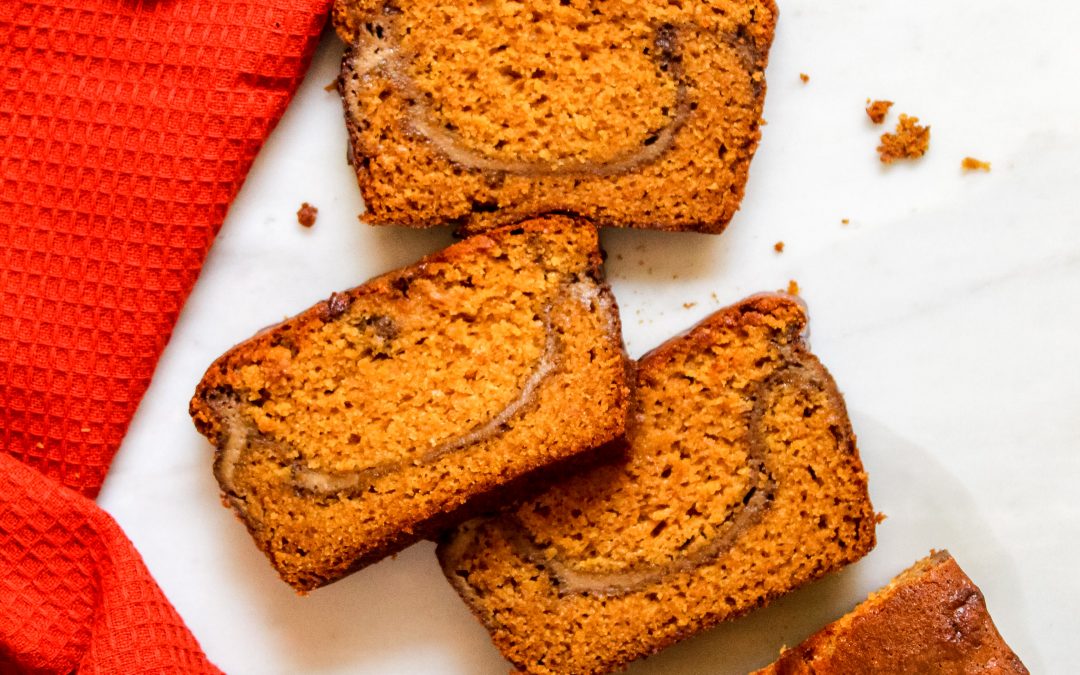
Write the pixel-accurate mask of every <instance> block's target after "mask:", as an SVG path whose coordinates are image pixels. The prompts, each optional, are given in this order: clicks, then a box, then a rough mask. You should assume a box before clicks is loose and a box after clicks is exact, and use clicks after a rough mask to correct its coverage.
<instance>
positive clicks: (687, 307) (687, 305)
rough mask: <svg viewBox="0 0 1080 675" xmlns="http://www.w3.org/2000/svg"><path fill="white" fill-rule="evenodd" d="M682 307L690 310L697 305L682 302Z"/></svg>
mask: <svg viewBox="0 0 1080 675" xmlns="http://www.w3.org/2000/svg"><path fill="white" fill-rule="evenodd" d="M682 306H683V309H692V308H694V307H697V303H696V302H684V303H683V304H682Z"/></svg>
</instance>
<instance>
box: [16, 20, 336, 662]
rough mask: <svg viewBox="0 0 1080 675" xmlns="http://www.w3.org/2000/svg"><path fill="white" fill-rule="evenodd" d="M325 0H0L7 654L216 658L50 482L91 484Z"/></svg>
mask: <svg viewBox="0 0 1080 675" xmlns="http://www.w3.org/2000/svg"><path fill="white" fill-rule="evenodd" d="M328 2H329V0H36V1H21V0H0V449H2V451H3V452H0V472H2V473H0V672H3V673H6V672H12V671H14V672H23V671H26V672H38V671H44V672H63V673H69V672H72V671H73V670H76V669H78V670H79V671H80V672H124V673H128V672H164V671H169V672H178V671H214V668H213V667H212V666H210V665H209V663H207V662H206V661H205V659H204V657H202V655H201V652H200V651H199V648H198V645H197V644H196V643H195V641H194V639H193V638H192V637H191V635H190V633H189V632H188V631H187V629H186V628H185V627H184V625H183V623H182V622H181V621H180V619H179V618H178V617H177V615H176V613H175V612H174V611H173V609H172V607H171V606H170V605H169V603H168V601H167V600H166V599H165V598H164V597H163V596H162V594H161V592H160V590H159V589H158V587H157V585H156V584H155V583H154V581H153V579H152V578H151V577H150V575H149V574H148V572H147V571H146V569H145V567H144V566H143V565H142V562H141V561H140V559H139V557H138V554H137V553H135V551H134V550H133V549H132V547H131V544H130V542H128V541H127V539H126V538H125V537H124V535H123V533H122V532H120V530H119V528H118V527H117V526H116V524H115V523H114V522H113V521H112V520H111V519H109V517H108V516H107V515H105V514H104V513H103V512H101V511H100V510H99V509H97V507H96V506H95V505H94V504H93V502H91V501H90V500H88V499H85V498H82V497H79V496H78V495H76V494H75V493H74V492H71V491H70V490H67V489H66V488H62V487H60V485H64V486H67V487H69V488H71V489H72V490H75V491H77V492H79V493H82V494H83V495H85V496H88V497H93V496H94V495H96V494H97V491H98V490H99V489H100V487H101V483H102V481H103V479H104V477H105V473H106V471H107V470H108V467H109V463H110V461H111V460H112V457H113V455H114V453H115V452H116V449H117V447H118V446H119V444H120V441H121V439H122V437H123V435H124V432H125V431H126V429H127V426H128V423H129V421H130V418H131V415H132V414H133V412H134V410H135V407H136V405H137V404H138V402H139V399H140V398H141V397H142V395H143V393H144V391H145V390H146V387H147V385H148V383H149V380H150V376H151V374H152V372H153V369H154V365H155V364H156V362H157V359H158V356H159V354H160V352H161V350H162V349H163V347H164V346H165V343H166V341H167V340H168V337H169V334H170V332H171V331H172V327H173V324H174V322H175V320H176V317H177V314H178V313H179V311H180V308H181V306H182V304H183V302H184V299H185V298H186V297H187V294H188V292H189V290H190V289H191V286H192V284H193V283H194V282H195V278H196V276H197V274H198V271H199V267H200V266H201V265H202V262H203V258H204V256H205V254H206V251H207V248H208V247H209V245H210V242H211V241H212V240H213V237H214V235H215V234H216V232H217V230H218V228H219V227H220V225H221V222H222V220H223V219H224V217H225V213H226V211H227V209H228V205H229V203H230V202H231V201H232V199H233V197H234V196H235V195H236V192H237V191H238V190H239V188H240V185H241V183H242V182H243V179H244V176H245V175H246V173H247V171H248V169H249V168H250V166H251V162H252V160H253V159H254V157H255V154H256V153H257V152H258V150H259V148H260V147H261V145H262V143H263V141H264V140H265V138H266V136H267V135H268V134H269V133H270V131H271V129H272V128H273V127H274V125H275V124H276V123H277V121H278V119H279V118H280V116H281V114H282V112H283V110H284V108H285V105H286V104H287V103H288V101H289V99H290V97H291V96H292V94H293V92H294V91H295V89H296V87H297V85H298V84H299V82H300V79H301V77H302V76H303V74H304V72H305V70H306V68H307V65H308V63H309V61H310V57H311V53H312V51H313V50H314V47H315V45H316V43H317V41H318V37H319V33H320V32H321V29H322V25H323V23H324V22H325V17H326V10H327V5H328ZM16 460H19V461H21V462H22V463H24V464H20V463H19V461H16ZM28 466H29V467H33V469H36V470H37V471H34V470H31V469H29V468H27V467H28ZM46 476H47V477H48V478H46ZM49 479H52V480H49ZM53 481H55V482H53ZM58 484H60V485H58Z"/></svg>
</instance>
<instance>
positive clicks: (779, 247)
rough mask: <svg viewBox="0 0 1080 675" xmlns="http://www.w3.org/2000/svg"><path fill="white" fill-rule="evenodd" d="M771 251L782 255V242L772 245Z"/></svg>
mask: <svg viewBox="0 0 1080 675" xmlns="http://www.w3.org/2000/svg"><path fill="white" fill-rule="evenodd" d="M773 250H774V251H776V252H777V253H783V252H784V242H782V241H778V242H776V243H775V244H773Z"/></svg>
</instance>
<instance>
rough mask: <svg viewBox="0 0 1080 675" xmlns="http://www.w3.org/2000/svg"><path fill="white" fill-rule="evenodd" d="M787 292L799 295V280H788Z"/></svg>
mask: <svg viewBox="0 0 1080 675" xmlns="http://www.w3.org/2000/svg"><path fill="white" fill-rule="evenodd" d="M787 292H788V295H798V294H799V282H798V281H795V280H794V279H792V280H791V281H789V282H787Z"/></svg>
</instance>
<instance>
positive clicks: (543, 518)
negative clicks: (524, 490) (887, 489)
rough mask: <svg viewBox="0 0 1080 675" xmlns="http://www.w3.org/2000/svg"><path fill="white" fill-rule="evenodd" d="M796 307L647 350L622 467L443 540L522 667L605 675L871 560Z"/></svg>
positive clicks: (712, 321) (839, 412)
mask: <svg viewBox="0 0 1080 675" xmlns="http://www.w3.org/2000/svg"><path fill="white" fill-rule="evenodd" d="M806 321H807V319H806V314H805V313H804V310H803V308H802V306H801V305H800V304H799V303H798V302H797V301H796V300H795V299H793V298H791V297H789V296H781V295H769V296H758V297H754V298H751V299H749V300H746V301H743V302H741V303H739V304H737V305H735V306H733V307H729V308H727V309H724V310H721V311H719V312H717V313H716V314H714V315H713V316H711V317H710V318H708V319H706V320H705V321H704V322H703V323H701V324H699V325H698V326H697V327H696V328H694V329H693V330H691V331H690V332H689V333H688V334H686V335H685V336H683V337H678V338H675V339H673V340H671V341H669V342H667V343H665V344H664V345H662V346H661V347H659V348H658V349H656V350H654V351H653V352H651V353H650V354H648V355H646V356H645V357H643V358H642V359H641V360H640V361H639V362H638V365H637V375H636V386H635V389H634V393H633V401H632V404H631V417H630V422H629V423H628V426H627V442H626V445H627V447H626V449H625V457H624V458H623V459H622V460H620V461H617V462H614V463H611V464H608V465H604V466H600V467H597V468H595V469H593V470H591V471H589V472H587V473H584V474H580V475H577V476H574V477H571V478H569V479H567V480H565V481H563V482H561V483H559V484H557V485H555V486H554V487H552V488H550V489H549V490H547V491H545V492H543V493H542V494H541V495H540V496H538V497H535V498H532V499H530V500H528V501H525V502H524V503H522V504H521V505H519V506H516V507H514V508H513V510H510V511H508V512H506V513H504V514H502V515H499V516H497V517H495V518H492V519H474V520H471V521H469V522H467V523H465V524H463V525H461V526H460V527H458V528H457V529H456V530H454V531H453V532H452V533H450V534H449V535H447V537H446V538H445V539H444V540H443V541H442V542H441V543H440V546H439V549H438V554H439V559H440V562H441V565H442V568H443V572H444V574H445V575H446V577H447V579H449V581H450V582H451V583H452V584H453V585H454V587H455V588H456V589H457V590H458V592H459V593H460V594H461V596H462V597H463V598H464V599H465V601H466V602H467V603H468V604H469V605H470V607H471V608H472V610H473V611H474V613H475V614H476V615H477V617H478V618H479V619H480V620H481V621H482V622H483V623H484V625H485V626H486V627H487V629H488V630H489V631H490V633H491V635H492V638H493V640H494V642H495V644H496V646H497V647H498V648H499V649H500V650H501V651H502V652H503V654H504V655H505V656H506V658H507V659H509V660H510V661H511V662H513V664H514V665H515V666H516V667H517V668H519V669H520V670H522V671H524V672H529V673H602V672H608V671H611V670H613V669H616V668H618V667H619V666H621V665H624V664H625V663H627V662H629V661H631V660H633V659H636V658H638V657H641V656H645V655H648V654H650V653H653V652H655V651H657V650H659V649H661V648H663V647H665V646H667V645H669V644H671V643H673V642H675V641H677V640H680V639H682V638H685V637H688V636H690V635H692V634H694V633H695V632H697V631H700V630H702V629H705V628H707V627H709V626H712V625H714V624H716V623H718V622H720V621H723V620H725V619H728V618H731V617H734V616H737V615H740V614H743V613H745V612H747V611H750V610H751V609H754V608H755V607H760V606H762V605H764V604H765V603H767V602H769V601H770V600H772V599H773V598H776V597H777V596H780V595H782V594H784V593H786V592H788V591H790V590H792V589H794V588H796V587H798V586H801V585H803V584H805V583H807V582H809V581H811V580H813V579H817V578H818V577H821V576H823V575H825V574H826V573H828V572H830V571H832V570H835V569H838V568H840V567H842V566H843V565H846V564H848V563H851V562H853V561H855V560H858V559H859V558H861V557H862V556H864V555H865V554H866V553H867V552H868V551H870V549H871V548H873V546H874V543H875V539H874V537H875V533H874V528H875V514H874V511H873V508H872V507H871V504H870V500H869V497H868V494H867V483H866V474H865V473H864V472H863V468H862V464H861V461H860V459H859V455H858V451H857V449H856V447H855V437H854V434H853V433H852V431H851V426H850V424H849V422H848V418H847V414H846V411H845V408H844V403H843V400H842V399H841V397H840V394H839V393H838V392H837V390H836V386H835V384H834V382H833V380H832V378H831V377H830V376H829V374H828V372H826V370H825V368H824V367H823V366H822V365H821V364H820V362H818V360H817V359H816V358H815V357H814V356H813V355H811V354H810V353H809V351H807V347H806V345H805V343H804V341H803V332H804V330H805V328H806Z"/></svg>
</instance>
